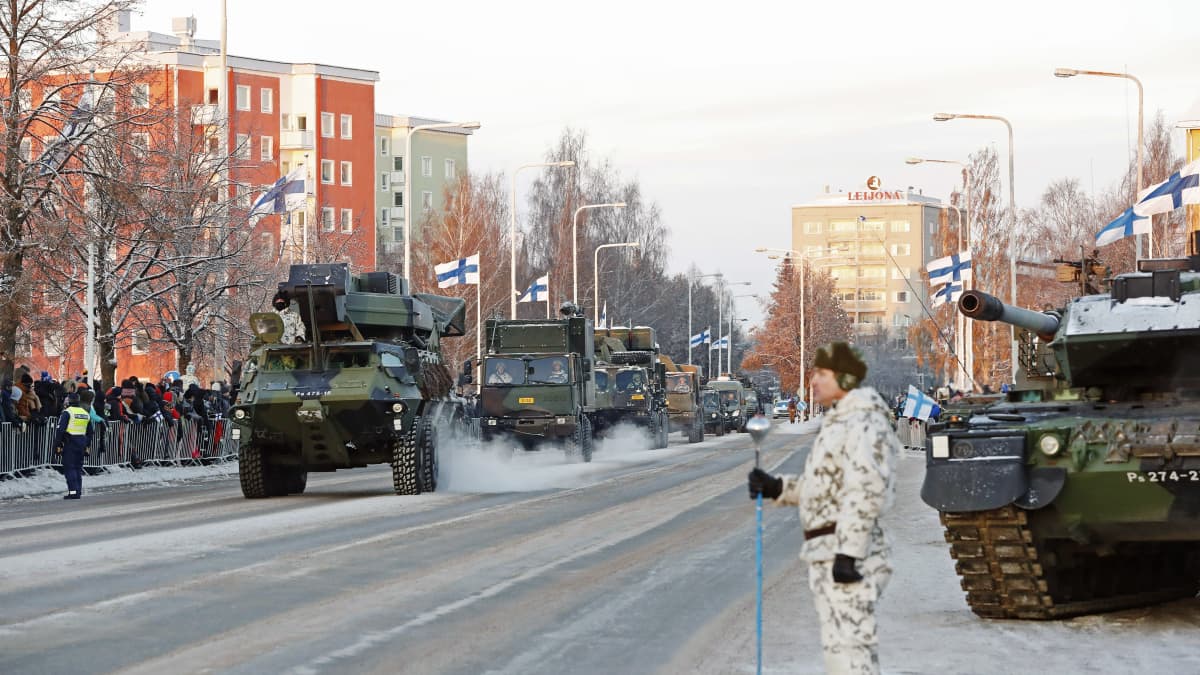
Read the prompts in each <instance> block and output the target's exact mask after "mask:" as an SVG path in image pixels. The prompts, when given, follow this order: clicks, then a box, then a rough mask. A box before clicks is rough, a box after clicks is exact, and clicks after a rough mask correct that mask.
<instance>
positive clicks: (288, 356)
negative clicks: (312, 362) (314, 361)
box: [262, 349, 311, 373]
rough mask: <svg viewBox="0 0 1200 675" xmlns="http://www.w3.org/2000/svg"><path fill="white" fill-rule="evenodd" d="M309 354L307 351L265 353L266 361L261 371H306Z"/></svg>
mask: <svg viewBox="0 0 1200 675" xmlns="http://www.w3.org/2000/svg"><path fill="white" fill-rule="evenodd" d="M310 354H311V352H309V350H308V349H302V350H294V351H293V350H287V351H276V350H272V351H270V352H267V356H266V361H264V362H263V365H262V370H263V371H264V372H268V373H278V372H283V371H287V370H308V369H309V358H308V357H309V356H310Z"/></svg>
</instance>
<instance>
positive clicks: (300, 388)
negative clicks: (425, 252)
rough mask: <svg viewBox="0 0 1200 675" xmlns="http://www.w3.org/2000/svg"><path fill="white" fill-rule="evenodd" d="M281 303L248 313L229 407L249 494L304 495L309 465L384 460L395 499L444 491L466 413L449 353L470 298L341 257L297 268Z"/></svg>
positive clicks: (319, 467)
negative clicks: (444, 452)
mask: <svg viewBox="0 0 1200 675" xmlns="http://www.w3.org/2000/svg"><path fill="white" fill-rule="evenodd" d="M275 305H276V307H277V308H281V311H280V312H279V313H276V312H263V313H256V314H252V315H251V317H250V324H251V329H252V331H253V333H254V335H255V342H254V345H253V347H252V350H251V353H250V355H249V357H248V358H247V359H246V361H245V364H244V366H243V371H242V381H241V388H240V391H239V393H238V396H237V399H236V400H235V402H234V405H233V406H232V407H231V409H230V414H229V416H230V419H231V420H232V421H233V423H234V426H233V428H232V429H231V431H230V433H231V435H232V437H233V438H236V439H238V443H239V451H238V454H239V466H238V474H239V478H240V480H241V486H242V494H243V495H244V496H245V497H246V498H249V499H255V498H261V497H271V496H280V495H286V494H295V493H301V492H304V488H305V485H306V482H307V477H308V472H310V471H335V470H337V469H347V468H353V467H364V466H367V465H370V464H385V463H390V464H391V465H392V486H393V489H394V490H395V492H396V494H401V495H415V494H421V493H422V492H433V491H434V490H436V489H437V484H438V454H439V451H440V450H441V448H442V446H443V444H444V443H445V442H446V441H447V440H449V439H447V438H446V435H447V434H454V433H457V432H458V431H459V428H460V427H463V426H464V424H465V419H466V417H465V415H464V411H463V406H462V402H461V401H460V400H459V399H456V398H454V397H453V395H452V391H451V388H452V385H453V380H452V377H451V374H450V371H449V369H448V368H447V367H446V366H445V364H444V363H443V362H442V356H441V340H442V339H444V338H449V337H457V336H461V335H462V334H463V329H464V327H465V326H464V311H465V303H464V302H463V301H462V300H461V299H458V298H449V297H443V296H438V295H431V294H426V293H410V292H409V288H408V281H407V280H406V279H403V278H401V277H398V276H396V275H395V274H391V273H388V272H367V273H363V274H356V275H351V274H350V271H349V268H348V266H347V265H346V264H345V263H340V264H321V265H292V266H291V269H290V271H289V276H288V280H287V281H286V282H283V283H280V284H279V290H278V292H277V293H276V296H275ZM301 326H302V327H303V330H302V331H301V330H299V327H301ZM300 335H302V336H305V337H306V338H307V341H304V338H301V337H298V336H300Z"/></svg>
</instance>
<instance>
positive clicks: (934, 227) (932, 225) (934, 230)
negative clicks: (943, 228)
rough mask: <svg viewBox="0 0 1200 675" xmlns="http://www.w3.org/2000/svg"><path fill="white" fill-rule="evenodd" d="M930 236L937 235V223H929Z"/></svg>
mask: <svg viewBox="0 0 1200 675" xmlns="http://www.w3.org/2000/svg"><path fill="white" fill-rule="evenodd" d="M929 234H937V223H935V222H934V221H932V220H931V221H929Z"/></svg>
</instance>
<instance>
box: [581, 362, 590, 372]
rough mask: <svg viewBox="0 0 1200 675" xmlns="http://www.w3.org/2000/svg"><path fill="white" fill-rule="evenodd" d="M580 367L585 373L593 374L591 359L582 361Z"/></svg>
mask: <svg viewBox="0 0 1200 675" xmlns="http://www.w3.org/2000/svg"><path fill="white" fill-rule="evenodd" d="M580 366H581V367H582V368H583V372H584V373H590V372H592V360H591V359H583V360H582V361H580Z"/></svg>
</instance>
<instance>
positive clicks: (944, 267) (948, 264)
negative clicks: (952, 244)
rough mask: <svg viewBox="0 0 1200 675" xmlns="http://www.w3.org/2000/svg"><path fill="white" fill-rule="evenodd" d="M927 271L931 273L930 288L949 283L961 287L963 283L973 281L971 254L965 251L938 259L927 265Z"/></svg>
mask: <svg viewBox="0 0 1200 675" xmlns="http://www.w3.org/2000/svg"><path fill="white" fill-rule="evenodd" d="M925 269H926V270H927V271H928V272H929V285H930V286H937V285H938V284H948V283H956V284H958V285H959V286H961V285H962V282H964V281H969V280H970V279H971V252H970V251H963V252H962V253H955V254H954V255H948V256H946V257H945V258H938V259H937V260H934V261H932V262H930V263H929V264H928V265H926V266H925Z"/></svg>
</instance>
